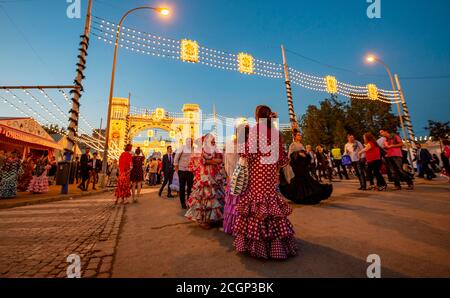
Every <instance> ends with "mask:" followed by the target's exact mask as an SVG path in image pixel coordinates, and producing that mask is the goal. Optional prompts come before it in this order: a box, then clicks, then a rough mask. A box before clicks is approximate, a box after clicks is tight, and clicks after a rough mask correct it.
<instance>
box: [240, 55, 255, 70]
mask: <svg viewBox="0 0 450 298" xmlns="http://www.w3.org/2000/svg"><path fill="white" fill-rule="evenodd" d="M238 65H239V72H241V73H245V74H249V75H250V74H253V73H254V72H255V67H254V62H253V57H252V55H250V54H246V53H239V54H238Z"/></svg>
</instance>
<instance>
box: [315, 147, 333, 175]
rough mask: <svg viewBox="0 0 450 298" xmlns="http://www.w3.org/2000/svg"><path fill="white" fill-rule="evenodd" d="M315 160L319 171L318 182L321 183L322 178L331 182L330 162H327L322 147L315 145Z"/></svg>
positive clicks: (326, 156)
mask: <svg viewBox="0 0 450 298" xmlns="http://www.w3.org/2000/svg"><path fill="white" fill-rule="evenodd" d="M316 159H317V169H318V171H319V180H320V181H322V177H325V178H328V180H330V182H333V177H332V173H331V168H330V161H329V160H328V154H327V152H326V151H325V150H324V148H323V147H322V145H317V147H316Z"/></svg>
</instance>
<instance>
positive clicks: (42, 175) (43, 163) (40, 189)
mask: <svg viewBox="0 0 450 298" xmlns="http://www.w3.org/2000/svg"><path fill="white" fill-rule="evenodd" d="M50 168H51V166H50V165H49V164H48V159H47V158H41V159H39V160H38V161H37V163H36V167H35V169H34V175H33V178H32V179H31V181H30V185H29V186H28V191H29V192H32V193H47V192H48V177H47V172H48V170H49V169H50Z"/></svg>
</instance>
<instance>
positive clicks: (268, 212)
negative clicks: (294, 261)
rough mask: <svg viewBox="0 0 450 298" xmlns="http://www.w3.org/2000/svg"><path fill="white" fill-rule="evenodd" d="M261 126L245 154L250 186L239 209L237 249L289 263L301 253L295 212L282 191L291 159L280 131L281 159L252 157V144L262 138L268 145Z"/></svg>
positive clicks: (252, 134) (252, 132)
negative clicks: (282, 179)
mask: <svg viewBox="0 0 450 298" xmlns="http://www.w3.org/2000/svg"><path fill="white" fill-rule="evenodd" d="M259 126H260V125H259V124H258V125H257V126H255V127H253V128H252V129H251V130H250V136H249V140H248V143H247V145H246V146H245V153H241V156H243V157H246V158H247V162H248V167H249V185H248V187H247V190H246V192H245V193H244V194H243V195H242V196H240V198H239V202H238V205H237V218H236V222H235V225H234V231H233V235H234V236H235V240H234V247H235V249H236V250H237V251H238V252H248V253H249V254H250V255H251V256H253V257H257V258H264V259H286V258H288V257H289V256H292V255H296V253H297V247H296V243H295V238H294V229H293V226H292V224H291V222H290V221H289V220H288V218H287V217H288V215H290V214H291V213H292V208H291V207H290V206H289V205H288V204H287V202H286V201H285V200H284V199H283V197H282V196H281V194H280V193H279V191H278V185H279V178H278V175H279V169H280V168H281V167H284V166H286V165H287V164H288V158H287V156H286V153H285V152H284V150H283V148H282V143H281V142H282V141H281V136H279V132H278V131H275V132H276V134H278V136H279V144H278V147H277V149H278V156H276V155H277V154H272V157H271V158H269V159H268V157H269V156H271V153H270V152H268V153H262V152H261V150H260V149H259V148H258V150H256V151H255V153H251V152H250V153H249V148H252V147H251V146H250V145H249V144H257V142H258V141H257V140H258V139H260V138H261V140H262V143H263V142H264V141H266V142H267V139H266V138H264V136H263V135H258V136H257V132H258V127H259ZM258 134H259V133H258ZM268 139H270V134H269V136H268ZM243 149H244V148H242V149H241V150H243ZM241 152H243V151H241Z"/></svg>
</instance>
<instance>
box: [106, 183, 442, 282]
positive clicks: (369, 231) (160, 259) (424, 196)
mask: <svg viewBox="0 0 450 298" xmlns="http://www.w3.org/2000/svg"><path fill="white" fill-rule="evenodd" d="M418 181H419V185H418V186H417V189H416V190H415V191H412V192H411V191H401V192H393V191H391V192H386V193H379V192H359V191H357V190H356V188H357V187H358V186H357V185H356V181H351V182H337V183H335V192H334V195H333V198H332V199H331V200H329V201H328V202H326V203H323V204H321V205H318V206H294V213H293V215H292V216H291V217H290V219H291V220H292V222H293V224H294V227H295V230H296V233H297V235H296V237H297V242H298V246H299V248H300V250H299V255H298V256H297V257H295V258H292V259H289V260H287V261H282V262H279V261H261V260H255V259H253V258H250V257H248V256H245V255H241V254H236V253H235V251H234V250H233V249H232V238H231V237H230V236H228V235H225V234H224V233H223V232H221V231H219V230H218V229H213V230H209V231H205V230H203V229H201V228H199V227H197V226H196V225H195V224H191V223H188V222H187V221H186V220H185V219H184V218H183V216H182V215H183V212H182V211H181V210H180V209H179V202H178V201H177V199H175V200H171V201H168V200H167V199H162V198H159V197H157V195H156V193H152V194H151V195H148V196H146V197H145V198H144V199H143V200H141V203H140V204H139V205H132V206H129V207H128V208H127V210H126V214H125V219H124V224H123V228H122V231H121V235H120V240H119V244H118V247H117V252H116V257H115V262H114V266H113V275H112V276H113V277H366V268H367V266H368V263H366V258H367V256H368V255H370V254H378V255H379V256H380V257H381V263H382V272H381V274H382V277H405V276H415V277H418V276H425V277H431V276H446V277H450V217H449V214H450V187H449V184H448V182H447V183H446V182H445V181H443V180H440V181H434V182H431V184H432V185H423V184H422V183H424V182H423V180H418Z"/></svg>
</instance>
